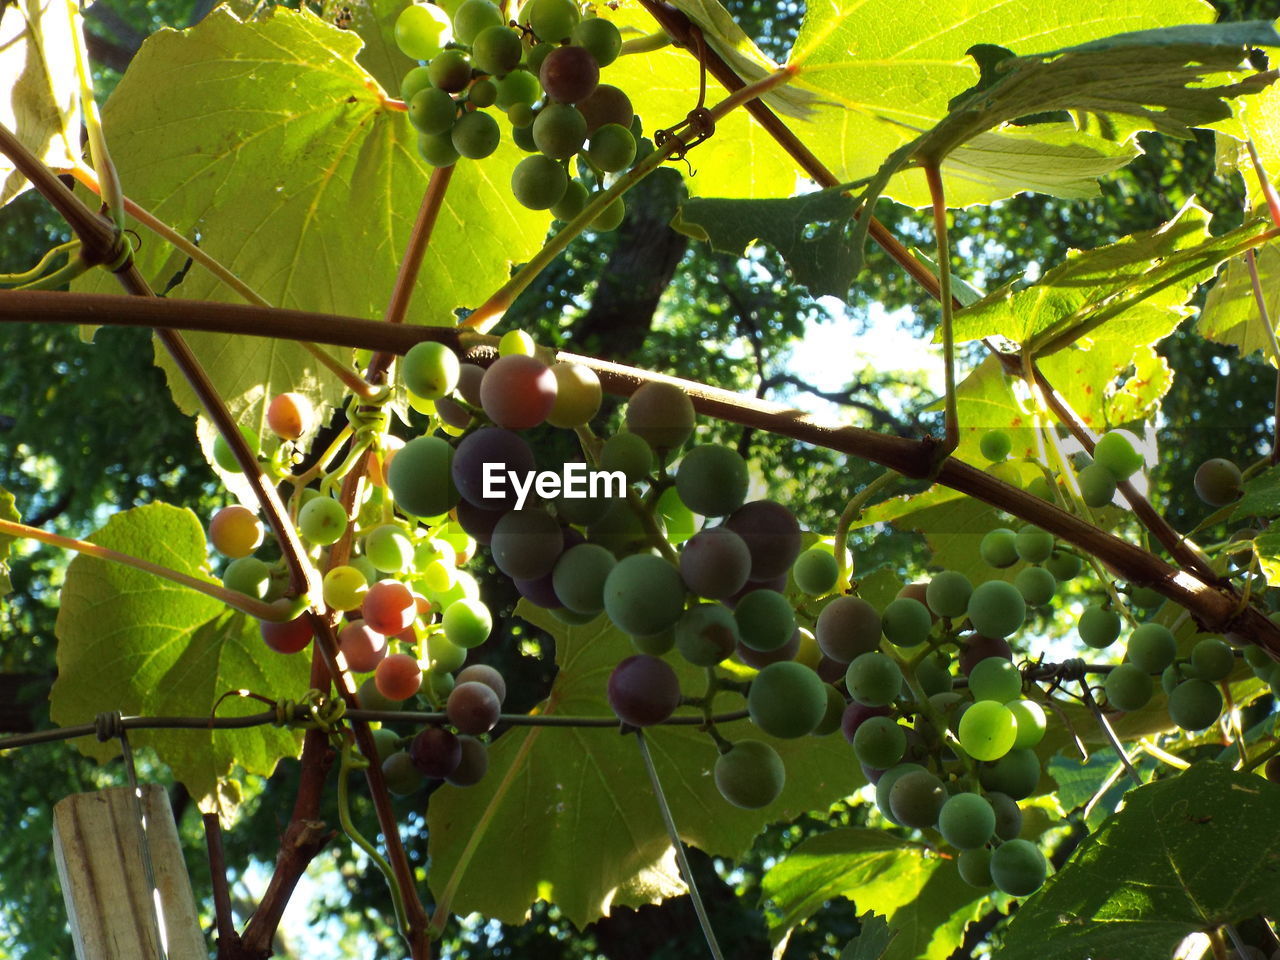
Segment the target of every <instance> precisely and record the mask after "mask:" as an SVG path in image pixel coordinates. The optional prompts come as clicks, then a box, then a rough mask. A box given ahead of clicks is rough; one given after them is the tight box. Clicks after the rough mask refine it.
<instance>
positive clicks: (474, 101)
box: [467, 77, 533, 122]
mask: <svg viewBox="0 0 1280 960" xmlns="http://www.w3.org/2000/svg"><path fill="white" fill-rule="evenodd" d="M497 99H498V85H497V84H496V83H494V82H493V78H492V77H481V78H480V79H479V80H477V81H476V82H475V83H473V84H471V89H470V90H468V91H467V103H469V104H471V106H473V107H477V108H479V109H483V108H485V107H492V106H493V105H494V103H495V102H496V101H497ZM529 119H530V122H532V120H533V112H532V111H530V114H529Z"/></svg>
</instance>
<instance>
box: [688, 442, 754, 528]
mask: <svg viewBox="0 0 1280 960" xmlns="http://www.w3.org/2000/svg"><path fill="white" fill-rule="evenodd" d="M749 480H750V477H749V475H748V472H747V462H746V461H745V460H743V459H742V455H741V454H739V453H738V451H736V450H733V449H731V448H730V447H724V446H720V445H719V444H713V443H704V444H699V445H698V446H696V447H694V448H693V449H692V450H690V451H689V452H688V453H686V454H685V455H684V458H683V459H682V460H681V461H680V464H679V466H678V467H677V468H676V492H677V493H678V494H679V496H680V499H681V500H682V501H684V503H685V505H686V506H687V507H688V508H689V509H690V510H692V511H693V512H694V513H698V514H701V515H702V516H704V517H723V516H727V515H729V514H731V513H733V511H735V510H737V509H738V508H739V507H740V506H742V505H743V503H745V502H746V499H747V485H748V483H749Z"/></svg>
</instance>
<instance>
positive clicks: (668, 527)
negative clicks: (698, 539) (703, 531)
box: [657, 487, 698, 545]
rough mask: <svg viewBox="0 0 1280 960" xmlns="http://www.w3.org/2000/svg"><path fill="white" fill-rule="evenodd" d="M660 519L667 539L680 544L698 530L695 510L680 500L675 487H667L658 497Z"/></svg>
mask: <svg viewBox="0 0 1280 960" xmlns="http://www.w3.org/2000/svg"><path fill="white" fill-rule="evenodd" d="M657 515H658V519H659V520H661V521H662V531H663V533H664V534H665V535H666V538H667V541H668V542H669V543H671V544H674V545H678V544H681V543H684V542H685V541H686V540H688V539H690V538H691V537H692V536H693V535H694V534H695V533H696V532H697V530H698V523H697V521H696V520H695V519H694V517H693V512H692V511H691V510H690V509H689V508H688V507H686V506H685V505H684V503H683V502H682V501H681V500H680V494H679V493H677V492H676V488H675V487H667V489H665V490H663V491H662V495H661V496H659V497H658V509H657Z"/></svg>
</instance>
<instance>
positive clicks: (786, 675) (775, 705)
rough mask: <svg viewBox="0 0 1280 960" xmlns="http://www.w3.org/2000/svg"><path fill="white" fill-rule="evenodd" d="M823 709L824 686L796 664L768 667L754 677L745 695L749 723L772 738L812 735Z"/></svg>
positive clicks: (821, 716)
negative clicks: (749, 718)
mask: <svg viewBox="0 0 1280 960" xmlns="http://www.w3.org/2000/svg"><path fill="white" fill-rule="evenodd" d="M826 709H827V694H826V689H825V685H824V684H823V682H822V681H821V680H820V679H819V678H818V675H817V674H816V673H814V672H813V671H812V670H810V669H809V668H808V667H806V666H804V665H803V664H799V663H794V662H789V661H785V662H782V663H771V664H769V665H768V666H767V667H765V668H764V669H763V670H761V671H760V672H759V673H758V674H756V676H755V678H754V679H753V680H752V681H751V688H750V689H749V690H748V692H747V710H748V711H749V712H750V714H751V720H752V722H753V723H755V725H756V726H758V727H759V728H760V729H761V730H763V731H764V732H765V733H767V734H769V735H770V736H773V737H780V738H784V739H790V738H795V737H803V736H805V735H806V734H809V733H812V732H813V731H814V729H815V728H816V727H817V726H818V724H819V723H820V722H821V721H822V718H823V715H824V714H825V713H826Z"/></svg>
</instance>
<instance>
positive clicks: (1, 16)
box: [0, 0, 80, 206]
mask: <svg viewBox="0 0 1280 960" xmlns="http://www.w3.org/2000/svg"><path fill="white" fill-rule="evenodd" d="M0 89H4V90H8V91H9V93H8V94H6V95H5V97H4V98H3V100H0V124H3V125H4V126H5V127H7V128H8V129H9V130H10V131H12V132H13V133H14V134H15V135H16V136H17V138H18V140H19V141H20V142H21V143H22V145H23V146H25V147H26V148H27V149H28V150H30V151H31V152H32V153H33V154H35V155H36V156H37V157H38V158H40V159H41V160H42V161H43V162H44V163H46V164H47V165H49V166H51V167H55V168H58V169H67V168H69V167H72V166H74V165H75V163H76V161H77V160H78V159H79V156H80V97H79V94H80V87H79V82H78V81H77V80H76V64H75V47H74V45H73V40H72V33H71V18H70V16H69V15H68V7H67V5H66V4H65V3H63V2H62V0H16V2H13V3H5V4H0ZM30 188H31V183H30V181H29V180H28V179H27V178H26V177H25V176H23V175H22V174H21V173H19V172H18V171H17V170H16V169H15V168H14V165H13V161H12V160H10V159H9V158H8V157H5V156H0V206H4V205H5V204H6V203H8V202H9V201H10V200H12V199H13V198H14V197H16V196H18V195H19V194H21V193H23V192H25V191H27V190H29V189H30Z"/></svg>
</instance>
